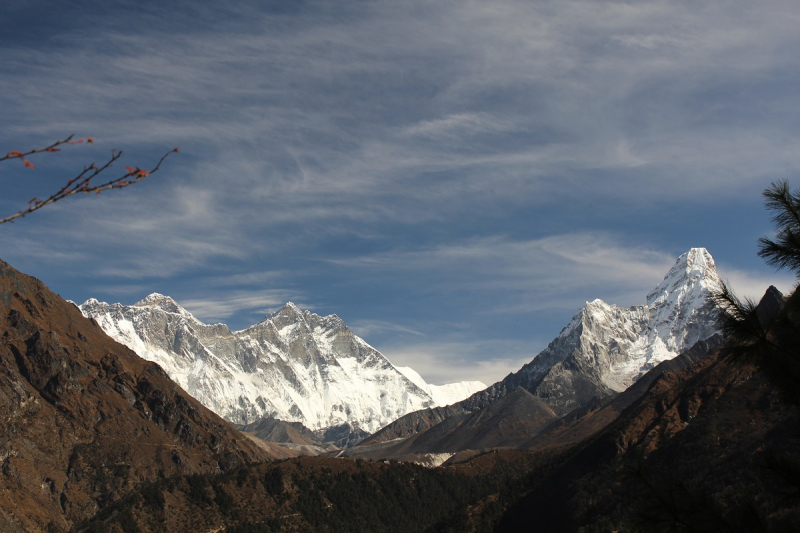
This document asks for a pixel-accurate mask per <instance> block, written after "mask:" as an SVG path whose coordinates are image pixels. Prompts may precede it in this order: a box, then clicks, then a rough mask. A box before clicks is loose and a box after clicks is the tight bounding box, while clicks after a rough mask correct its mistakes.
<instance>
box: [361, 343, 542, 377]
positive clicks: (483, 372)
mask: <svg viewBox="0 0 800 533" xmlns="http://www.w3.org/2000/svg"><path fill="white" fill-rule="evenodd" d="M376 348H378V349H379V350H380V351H381V353H383V354H384V355H385V356H386V357H387V358H388V359H389V360H390V361H391V362H392V364H393V365H395V366H408V367H411V368H413V369H414V370H415V371H416V372H417V373H419V374H420V375H421V376H422V377H423V378H424V379H425V381H426V382H428V383H431V384H433V385H444V384H446V383H453V382H456V381H482V382H483V383H486V384H487V385H491V384H492V383H495V382H497V381H500V380H501V379H503V378H504V377H506V376H507V375H508V374H510V373H512V372H516V371H517V370H519V369H520V368H521V367H522V365H524V364H525V363H528V362H530V361H531V359H533V356H535V355H536V353H538V350H537V352H534V353H531V352H530V351H529V346H527V345H525V344H520V343H512V342H507V341H502V340H496V341H494V342H482V343H475V342H458V341H432V342H429V343H426V342H417V343H404V344H402V345H396V346H384V347H376ZM542 348H543V347H542Z"/></svg>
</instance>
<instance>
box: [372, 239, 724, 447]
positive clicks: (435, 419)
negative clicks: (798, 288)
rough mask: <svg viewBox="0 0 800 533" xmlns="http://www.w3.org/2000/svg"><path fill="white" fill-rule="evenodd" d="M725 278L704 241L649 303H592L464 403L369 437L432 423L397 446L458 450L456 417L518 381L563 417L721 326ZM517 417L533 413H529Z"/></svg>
mask: <svg viewBox="0 0 800 533" xmlns="http://www.w3.org/2000/svg"><path fill="white" fill-rule="evenodd" d="M719 284H720V279H719V276H718V275H717V269H716V266H715V265H714V259H713V258H712V257H711V254H709V253H708V251H706V249H705V248H692V249H691V250H689V251H688V252H686V253H685V254H683V255H681V256H680V257H679V258H678V259H677V261H676V262H675V264H674V265H673V267H672V268H671V269H670V271H669V272H668V273H667V275H666V276H665V277H664V280H663V281H662V282H661V283H660V284H659V285H658V286H657V287H656V288H655V289H653V290H652V291H650V293H649V294H648V295H647V303H646V304H644V305H637V306H633V307H628V308H622V307H618V306H616V305H611V304H607V303H605V302H604V301H602V300H594V301H592V302H587V303H586V305H585V306H584V307H583V308H582V309H581V310H580V311H578V313H577V314H576V315H575V316H573V317H572V319H571V320H570V322H569V323H568V324H567V326H566V327H565V328H564V329H563V330H561V333H559V335H558V336H557V337H556V338H555V339H553V341H551V342H550V344H549V345H548V346H547V347H546V348H545V349H544V350H542V351H541V352H539V354H538V355H537V356H536V357H535V358H534V359H533V360H532V361H531V362H529V363H527V364H526V365H524V366H523V367H522V368H521V369H520V370H518V371H517V372H515V373H513V374H509V375H508V376H506V377H505V378H504V379H503V380H502V381H498V382H497V383H495V384H493V385H491V386H489V387H487V388H486V389H484V390H481V391H479V392H476V393H475V394H473V395H472V396H470V397H469V398H467V399H465V400H462V401H461V402H458V403H457V404H454V405H451V406H448V407H438V408H432V409H426V410H423V411H420V412H416V413H410V414H408V415H406V416H404V417H402V418H400V419H399V420H397V421H395V422H393V423H392V424H390V425H389V426H387V427H385V428H383V429H382V430H381V431H380V432H379V433H378V434H376V435H373V436H372V437H370V438H369V439H367V440H366V441H365V444H367V445H374V444H377V443H381V442H389V441H396V440H397V439H401V438H407V437H411V436H413V435H416V434H417V433H420V432H422V431H426V430H429V431H431V432H432V434H433V435H434V436H433V437H430V438H420V439H419V440H418V441H416V442H417V443H415V444H414V446H416V448H409V447H408V446H405V447H404V446H403V445H402V444H400V443H399V441H398V442H396V443H395V445H396V446H397V447H398V449H400V448H402V449H403V450H404V452H408V451H409V450H412V449H413V450H414V451H416V452H420V451H425V452H428V451H436V450H438V451H457V450H458V449H461V448H459V445H458V444H457V443H465V442H468V440H469V438H471V436H470V435H468V434H466V435H459V434H458V433H459V432H461V433H464V431H463V427H465V426H464V425H463V424H460V423H456V422H452V420H462V419H464V417H468V416H471V415H473V414H475V413H478V412H484V411H486V410H487V409H488V408H490V407H491V406H496V405H497V403H498V402H499V401H500V400H502V399H503V398H505V397H506V396H508V395H509V394H511V393H513V392H514V391H515V390H517V388H518V387H522V388H523V389H525V390H526V391H528V392H529V393H531V394H532V395H534V396H536V397H538V398H539V399H541V400H543V401H544V403H545V404H546V405H547V407H548V408H550V409H552V411H553V413H554V414H555V416H557V417H561V416H564V415H565V414H567V413H569V412H570V411H572V410H573V409H576V408H578V407H580V406H582V405H584V404H586V403H587V402H590V401H591V400H593V399H596V398H606V397H609V396H613V395H615V394H617V393H618V392H621V391H623V390H625V389H626V388H627V387H629V386H630V385H631V384H633V383H634V382H635V381H636V380H637V379H638V378H639V377H641V376H643V375H644V374H645V373H646V372H647V371H648V370H650V369H652V368H653V367H655V366H656V365H658V364H659V363H661V362H662V361H666V360H668V359H672V358H674V357H676V356H677V355H679V354H680V353H682V352H684V351H686V350H688V349H689V348H691V347H692V346H693V345H695V343H697V342H698V341H701V340H706V339H709V338H710V337H712V336H714V335H715V334H716V333H718V332H719V326H718V325H717V315H718V310H717V308H716V306H715V305H714V304H713V303H712V302H711V301H710V299H709V296H710V294H711V291H712V290H713V289H715V288H717V287H719ZM540 411H541V410H539V411H536V412H533V414H534V415H536V416H535V417H534V418H537V419H539V418H541V417H539V416H538V414H536V413H538V412H540ZM514 416H517V417H518V418H520V419H521V420H526V418H525V417H526V416H528V413H515V414H514ZM528 418H530V417H528ZM451 426H452V427H451ZM433 428H436V429H433ZM470 431H474V428H473V429H470ZM486 431H489V430H488V429H486ZM532 436H533V435H529V437H532Z"/></svg>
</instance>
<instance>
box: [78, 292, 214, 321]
mask: <svg viewBox="0 0 800 533" xmlns="http://www.w3.org/2000/svg"><path fill="white" fill-rule="evenodd" d="M87 303H88V302H87ZM133 306H134V307H152V308H154V309H161V310H162V311H166V312H167V313H175V314H178V315H181V316H184V317H186V318H189V319H191V320H193V321H195V322H199V320H197V319H196V318H195V317H194V315H192V313H190V312H189V311H187V310H186V309H184V308H183V307H181V306H180V305H178V303H177V302H176V301H175V300H173V299H172V298H170V297H169V296H164V295H163V294H159V293H157V292H153V293H150V294H148V295H147V296H146V297H145V298H144V299H142V300H139V301H138V302H136V303H135V304H133Z"/></svg>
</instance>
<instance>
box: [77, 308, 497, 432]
mask: <svg viewBox="0 0 800 533" xmlns="http://www.w3.org/2000/svg"><path fill="white" fill-rule="evenodd" d="M80 309H81V311H82V312H83V314H84V315H86V316H87V317H90V318H94V319H95V320H97V322H98V324H100V327H102V328H103V330H105V332H106V333H107V334H108V335H110V336H111V337H113V338H114V339H116V340H117V341H119V342H121V343H122V344H125V345H126V346H128V347H129V348H131V349H132V350H133V351H135V352H136V353H137V354H139V355H140V356H141V357H142V358H144V359H147V360H149V361H154V362H156V363H158V364H159V365H161V367H162V368H163V369H164V370H165V371H166V372H167V374H168V375H169V376H170V377H171V378H172V379H173V380H175V381H176V382H177V383H178V384H179V385H180V386H181V387H183V388H184V389H185V390H186V391H187V392H189V394H191V395H192V396H194V397H195V398H197V399H198V400H199V401H200V402H201V403H203V404H204V405H205V406H207V407H208V408H210V409H211V410H212V411H214V412H215V413H217V414H218V415H220V416H222V417H223V418H225V419H227V420H228V421H230V422H234V423H239V424H247V423H250V422H254V421H255V420H257V419H259V418H261V417H264V416H271V417H274V418H278V419H281V420H285V421H289V422H301V423H303V424H304V425H305V426H307V427H308V428H310V429H312V430H319V431H322V430H325V429H327V428H336V427H342V426H349V427H351V428H354V429H356V430H358V431H360V432H368V433H372V432H375V431H377V430H378V429H380V428H381V427H383V426H384V425H386V424H388V423H390V422H392V421H393V420H395V419H397V418H399V417H401V416H403V415H405V414H406V413H409V412H411V411H416V410H419V409H424V408H426V407H435V406H438V405H444V403H442V402H445V403H453V401H458V400H460V399H462V398H463V397H466V396H468V395H469V394H471V393H472V392H475V390H478V389H477V388H476V387H480V388H484V387H485V385H483V384H482V383H479V382H469V383H456V384H451V385H444V386H441V387H437V386H434V385H428V384H427V383H425V381H424V380H423V379H422V378H421V377H420V376H419V374H416V373H415V372H413V371H411V373H413V375H414V376H415V377H414V379H409V378H408V377H407V376H406V375H404V373H402V372H400V371H398V369H396V368H395V367H394V366H392V364H391V363H390V362H389V361H388V360H387V359H386V358H385V357H384V356H383V355H382V354H381V353H380V352H378V351H377V350H375V349H374V348H372V347H371V346H370V345H368V344H367V343H366V342H364V341H363V340H362V339H361V338H359V337H358V336H356V335H355V334H353V332H352V331H350V329H348V328H347V326H346V325H345V323H344V322H343V321H342V319H340V318H339V317H338V316H336V315H330V316H325V317H322V316H319V315H316V314H313V313H310V312H309V311H304V312H303V311H300V309H298V308H297V306H295V305H294V304H293V303H291V302H289V303H287V304H286V305H285V306H284V307H283V308H281V309H280V310H279V311H277V312H276V313H273V314H272V315H269V316H267V317H266V318H265V319H264V320H263V321H262V322H260V323H258V324H255V325H253V326H251V327H249V328H247V329H244V330H242V331H236V332H232V331H231V330H230V329H228V327H227V326H226V325H224V324H215V325H207V324H203V323H202V322H200V321H199V320H197V319H196V318H195V317H194V316H192V314H191V313H189V312H188V311H187V310H185V309H183V308H182V307H181V306H180V305H178V304H177V303H176V302H175V301H174V300H173V299H172V298H169V297H168V296H163V295H161V294H157V293H154V294H151V295H149V296H147V297H146V298H145V299H143V300H142V301H140V302H137V303H136V304H134V305H131V306H124V305H121V304H118V303H115V304H107V303H104V302H98V301H97V300H95V299H90V300H87V301H86V302H85V303H84V304H83V305H81V306H80ZM454 398H456V399H455V400H454Z"/></svg>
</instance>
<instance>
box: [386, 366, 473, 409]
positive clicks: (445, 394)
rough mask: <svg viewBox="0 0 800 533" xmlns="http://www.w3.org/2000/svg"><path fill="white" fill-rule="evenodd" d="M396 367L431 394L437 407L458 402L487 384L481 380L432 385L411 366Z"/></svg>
mask: <svg viewBox="0 0 800 533" xmlns="http://www.w3.org/2000/svg"><path fill="white" fill-rule="evenodd" d="M395 368H396V369H397V370H398V371H400V372H401V373H402V374H403V375H404V376H405V377H407V378H408V379H409V380H411V382H412V383H413V384H415V385H416V386H417V387H419V388H421V389H422V390H424V391H426V392H427V393H428V394H430V395H431V397H432V398H433V400H434V402H435V403H436V406H437V407H438V406H444V405H452V404H454V403H458V402H460V401H461V400H463V399H465V398H469V397H470V396H472V395H473V394H475V393H476V392H478V391H482V390H483V389H485V388H486V384H485V383H483V382H481V381H459V382H458V383H448V384H446V385H430V384H428V383H426V382H425V380H424V379H423V378H422V376H420V375H419V374H418V373H417V372H416V370H414V369H413V368H411V367H409V366H396V367H395Z"/></svg>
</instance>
